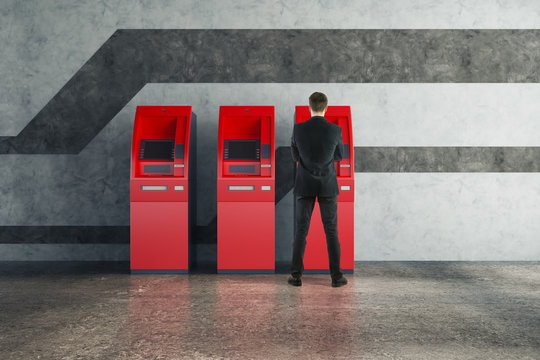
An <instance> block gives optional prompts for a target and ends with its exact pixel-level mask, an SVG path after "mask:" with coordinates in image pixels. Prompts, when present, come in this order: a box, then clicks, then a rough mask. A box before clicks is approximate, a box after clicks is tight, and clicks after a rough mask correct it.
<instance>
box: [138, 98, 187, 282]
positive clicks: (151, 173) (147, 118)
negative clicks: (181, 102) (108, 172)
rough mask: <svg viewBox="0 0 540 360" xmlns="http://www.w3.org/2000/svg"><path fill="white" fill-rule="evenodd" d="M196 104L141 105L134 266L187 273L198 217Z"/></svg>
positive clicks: (139, 108)
mask: <svg viewBox="0 0 540 360" xmlns="http://www.w3.org/2000/svg"><path fill="white" fill-rule="evenodd" d="M195 124H196V122H195V115H192V112H191V106H138V107H137V112H136V115H135V125H134V129H133V143H132V146H131V184H130V185H131V186H130V190H131V191H130V195H131V207H130V210H131V271H132V272H133V273H160V272H164V273H187V272H188V270H189V261H190V256H189V252H190V250H191V249H190V238H191V233H192V227H193V224H194V216H195V198H194V194H195V174H196V168H195V136H196V131H195Z"/></svg>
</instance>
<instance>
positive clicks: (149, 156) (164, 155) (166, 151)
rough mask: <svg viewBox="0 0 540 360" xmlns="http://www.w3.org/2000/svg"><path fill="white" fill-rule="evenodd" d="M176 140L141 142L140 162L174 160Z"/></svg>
mask: <svg viewBox="0 0 540 360" xmlns="http://www.w3.org/2000/svg"><path fill="white" fill-rule="evenodd" d="M173 147H174V140H141V151H140V153H139V160H167V161H168V160H172V159H173V156H174V151H173Z"/></svg>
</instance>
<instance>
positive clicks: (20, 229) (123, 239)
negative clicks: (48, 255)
mask: <svg viewBox="0 0 540 360" xmlns="http://www.w3.org/2000/svg"><path fill="white" fill-rule="evenodd" d="M0 243H2V244H129V226H0Z"/></svg>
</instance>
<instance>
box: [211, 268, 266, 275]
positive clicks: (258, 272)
mask: <svg viewBox="0 0 540 360" xmlns="http://www.w3.org/2000/svg"><path fill="white" fill-rule="evenodd" d="M275 273H276V272H275V270H271V269H269V270H261V269H255V270H247V269H240V270H218V274H244V275H248V274H275Z"/></svg>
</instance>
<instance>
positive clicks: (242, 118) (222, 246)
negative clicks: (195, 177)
mask: <svg viewBox="0 0 540 360" xmlns="http://www.w3.org/2000/svg"><path fill="white" fill-rule="evenodd" d="M274 161H275V160H274V107H273V106H221V107H220V110H219V133H218V172H217V173H218V176H217V224H218V229H217V263H218V264H217V269H218V273H273V272H274V269H275V260H274V251H275V250H274V242H275V240H274V233H275V225H274V219H275V212H274V209H275V205H274V199H275V192H274V183H275V167H274Z"/></svg>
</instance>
